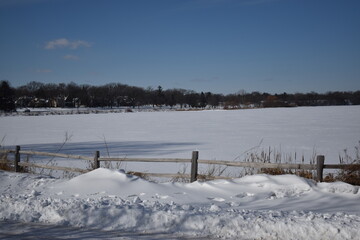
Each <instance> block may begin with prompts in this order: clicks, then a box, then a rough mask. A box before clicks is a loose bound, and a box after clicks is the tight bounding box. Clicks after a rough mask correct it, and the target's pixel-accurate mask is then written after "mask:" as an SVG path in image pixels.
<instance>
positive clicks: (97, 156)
mask: <svg viewBox="0 0 360 240" xmlns="http://www.w3.org/2000/svg"><path fill="white" fill-rule="evenodd" d="M99 157H100V152H99V151H96V152H95V155H94V169H97V168H100V161H99Z"/></svg>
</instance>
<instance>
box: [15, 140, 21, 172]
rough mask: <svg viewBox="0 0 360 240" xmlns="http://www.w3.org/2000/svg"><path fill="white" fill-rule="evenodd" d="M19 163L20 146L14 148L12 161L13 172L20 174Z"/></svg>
mask: <svg viewBox="0 0 360 240" xmlns="http://www.w3.org/2000/svg"><path fill="white" fill-rule="evenodd" d="M19 162H20V146H16V148H15V161H14V168H15V172H20V166H19Z"/></svg>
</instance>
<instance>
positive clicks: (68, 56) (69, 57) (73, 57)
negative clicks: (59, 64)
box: [64, 54, 79, 60]
mask: <svg viewBox="0 0 360 240" xmlns="http://www.w3.org/2000/svg"><path fill="white" fill-rule="evenodd" d="M64 59H66V60H79V57H78V56H75V55H71V54H68V55H65V56H64Z"/></svg>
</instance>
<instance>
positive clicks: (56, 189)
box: [0, 168, 360, 239]
mask: <svg viewBox="0 0 360 240" xmlns="http://www.w3.org/2000/svg"><path fill="white" fill-rule="evenodd" d="M0 181H1V185H0V187H1V189H0V190H1V198H0V219H2V220H13V221H24V222H41V223H51V224H59V225H66V226H76V227H85V228H96V229H101V230H117V231H119V232H124V231H125V232H137V233H141V232H144V233H151V232H167V233H169V232H171V233H174V235H176V236H181V235H186V236H199V237H203V236H211V237H216V238H225V239H309V237H310V238H311V239H356V238H357V237H358V236H359V235H358V234H359V230H358V229H359V227H360V208H359V207H358V203H359V200H360V193H359V188H358V187H355V186H351V185H349V184H345V183H340V182H338V183H319V184H316V183H315V182H313V181H311V180H307V179H303V178H299V177H297V176H293V175H283V176H268V175H254V176H248V177H244V178H239V179H234V180H232V181H229V180H216V181H210V182H204V183H200V182H194V183H152V182H148V181H145V180H143V179H141V178H138V177H134V176H130V175H126V174H125V173H124V172H123V171H115V170H109V169H103V168H100V169H97V170H94V171H92V172H89V173H87V174H83V175H81V176H78V177H75V178H73V179H71V180H64V179H62V180H61V179H53V178H49V177H44V176H35V175H30V174H17V173H9V172H3V171H1V172H0Z"/></svg>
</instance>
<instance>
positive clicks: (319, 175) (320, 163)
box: [316, 155, 325, 182]
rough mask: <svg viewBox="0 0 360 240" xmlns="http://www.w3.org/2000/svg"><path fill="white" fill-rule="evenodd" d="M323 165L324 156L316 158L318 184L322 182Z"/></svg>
mask: <svg viewBox="0 0 360 240" xmlns="http://www.w3.org/2000/svg"><path fill="white" fill-rule="evenodd" d="M324 163H325V156H324V155H318V156H317V157H316V177H317V181H318V182H322V181H323V170H324Z"/></svg>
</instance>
